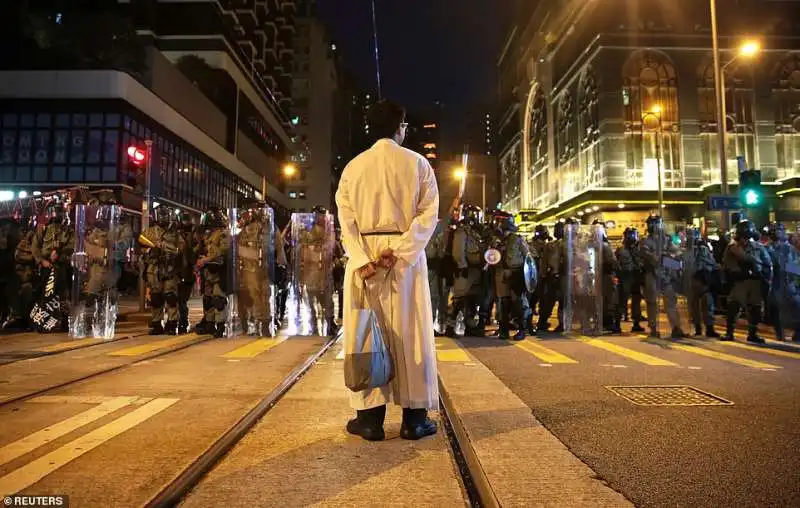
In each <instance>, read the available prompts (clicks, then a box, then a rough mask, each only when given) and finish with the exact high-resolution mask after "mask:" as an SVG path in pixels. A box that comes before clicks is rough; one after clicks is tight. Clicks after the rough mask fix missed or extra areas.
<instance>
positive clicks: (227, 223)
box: [0, 192, 346, 338]
mask: <svg viewBox="0 0 800 508" xmlns="http://www.w3.org/2000/svg"><path fill="white" fill-rule="evenodd" d="M134 224H135V221H134V220H133V216H131V215H130V214H128V213H126V212H125V211H124V210H123V209H122V207H120V206H119V205H118V204H117V202H116V200H115V197H114V194H113V193H112V192H100V193H95V194H93V195H92V196H91V197H90V199H88V200H87V201H86V202H83V203H81V202H80V199H69V198H67V199H63V198H62V199H52V200H50V201H49V202H47V204H46V205H45V206H44V208H43V212H42V213H33V212H32V211H31V210H30V209H26V208H25V207H19V208H18V209H17V210H16V211H15V212H14V214H13V216H12V217H5V218H0V283H2V286H3V290H2V295H1V296H2V299H0V323H2V325H3V330H4V331H5V332H12V331H15V332H19V331H29V330H35V331H38V332H40V333H46V332H69V334H70V335H71V336H74V337H105V338H111V337H113V335H114V330H115V323H116V319H117V314H118V304H119V294H120V292H121V290H122V289H123V287H122V286H124V285H126V284H125V279H126V275H127V276H131V274H135V275H133V280H134V282H133V283H132V284H131V283H130V281H129V282H128V284H127V286H133V287H135V286H136V281H137V280H138V277H139V274H141V277H142V279H143V281H144V286H145V288H146V294H147V296H148V306H149V308H150V312H151V316H150V333H151V334H153V335H160V334H180V333H187V332H189V331H192V330H193V331H195V332H197V333H201V334H211V335H215V336H216V337H222V336H234V335H239V334H247V335H251V336H262V337H268V336H272V335H274V334H275V333H277V331H278V329H280V328H281V327H283V326H286V325H287V324H288V321H287V318H288V319H289V320H294V321H295V322H294V325H295V327H296V329H298V330H299V329H300V328H302V327H303V326H305V330H304V332H305V333H307V334H310V335H325V334H327V335H335V334H336V332H337V323H336V320H335V312H334V311H335V305H334V301H333V294H334V292H337V293H338V294H339V312H340V316H339V317H340V319H341V294H342V290H341V289H342V281H343V278H344V263H345V262H346V259H345V257H344V252H343V250H342V248H341V243H340V242H339V241H338V240H337V232H336V231H335V229H334V221H333V216H332V215H331V214H330V213H328V211H327V210H325V209H324V208H322V207H315V209H314V210H313V211H312V213H300V214H293V215H292V218H291V220H290V221H289V222H288V223H287V224H285V225H284V226H283V228H279V227H278V225H277V224H276V223H275V220H274V214H273V210H272V209H271V208H270V207H269V206H267V205H266V204H265V203H263V202H254V203H251V204H249V205H246V206H243V207H241V208H233V209H227V210H222V209H219V208H210V209H209V210H207V211H206V212H205V213H204V214H202V216H201V218H200V220H199V223H196V221H195V217H194V216H192V215H191V214H189V213H186V212H182V211H180V210H179V209H177V208H172V207H169V206H165V205H161V206H158V207H156V208H155V210H154V213H153V217H152V222H151V223H150V225H149V227H147V228H146V229H145V230H144V231H141V232H140V234H138V235H137V234H136V233H134ZM128 278H130V277H128ZM196 293H200V294H201V295H202V306H203V315H202V318H201V319H200V321H199V322H197V323H195V324H194V326H193V328H190V321H189V300H190V298H191V297H192V296H193V294H196ZM289 299H293V301H294V303H293V304H292V309H293V311H292V315H291V316H287V300H289ZM301 308H302V309H305V310H307V312H301V311H300V309H301ZM301 319H302V320H304V323H300V322H299V321H300V320H301ZM298 333H301V332H298Z"/></svg>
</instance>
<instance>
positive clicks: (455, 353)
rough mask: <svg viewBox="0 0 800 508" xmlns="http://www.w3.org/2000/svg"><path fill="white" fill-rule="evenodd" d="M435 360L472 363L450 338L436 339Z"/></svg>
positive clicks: (459, 346)
mask: <svg viewBox="0 0 800 508" xmlns="http://www.w3.org/2000/svg"><path fill="white" fill-rule="evenodd" d="M436 358H437V359H438V360H439V361H440V362H461V363H468V362H471V361H472V359H471V358H470V357H469V355H468V354H467V352H466V351H464V349H463V348H462V347H461V345H460V344H459V343H458V342H456V341H455V340H453V339H451V338H450V337H439V338H437V339H436Z"/></svg>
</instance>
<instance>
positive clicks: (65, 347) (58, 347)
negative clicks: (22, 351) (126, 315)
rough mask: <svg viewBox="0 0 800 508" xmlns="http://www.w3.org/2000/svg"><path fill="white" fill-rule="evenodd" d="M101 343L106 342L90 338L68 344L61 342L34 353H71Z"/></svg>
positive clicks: (41, 348) (67, 342)
mask: <svg viewBox="0 0 800 508" xmlns="http://www.w3.org/2000/svg"><path fill="white" fill-rule="evenodd" d="M101 342H105V340H104V339H95V338H92V337H90V338H88V339H79V340H70V341H66V342H59V343H58V344H52V345H50V346H44V347H40V348H37V349H34V351H39V352H41V353H60V352H61V351H69V350H70V349H77V348H79V347H83V346H89V345H93V344H100V343H101Z"/></svg>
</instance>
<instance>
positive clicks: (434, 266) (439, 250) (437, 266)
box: [425, 221, 446, 333]
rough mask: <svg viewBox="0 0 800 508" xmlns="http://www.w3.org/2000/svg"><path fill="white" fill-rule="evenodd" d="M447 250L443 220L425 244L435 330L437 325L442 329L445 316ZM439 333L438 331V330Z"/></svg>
mask: <svg viewBox="0 0 800 508" xmlns="http://www.w3.org/2000/svg"><path fill="white" fill-rule="evenodd" d="M444 251H445V231H444V226H443V222H441V221H440V222H439V223H438V224H437V225H436V230H435V231H434V233H433V236H432V237H431V239H430V241H429V242H428V245H426V246H425V257H426V259H427V261H428V286H429V288H430V292H431V309H432V310H433V322H434V331H436V329H437V326H436V325H439V326H438V328H439V330H441V329H442V323H443V321H444V318H445V316H444V315H441V314H439V315H438V316H437V312H440V309H441V299H442V298H445V297H446V296H444V295H443V294H442V286H443V284H442V276H441V275H440V273H441V269H442V258H443V257H444ZM437 333H438V332H437Z"/></svg>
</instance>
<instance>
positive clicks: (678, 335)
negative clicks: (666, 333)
mask: <svg viewBox="0 0 800 508" xmlns="http://www.w3.org/2000/svg"><path fill="white" fill-rule="evenodd" d="M671 337H672V339H673V340H679V339H685V338H686V334H685V333H683V330H681V329H680V328H673V329H672V335H671Z"/></svg>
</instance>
